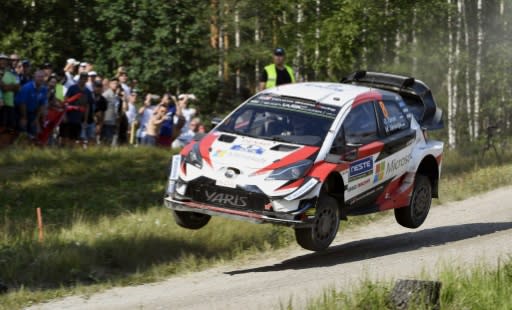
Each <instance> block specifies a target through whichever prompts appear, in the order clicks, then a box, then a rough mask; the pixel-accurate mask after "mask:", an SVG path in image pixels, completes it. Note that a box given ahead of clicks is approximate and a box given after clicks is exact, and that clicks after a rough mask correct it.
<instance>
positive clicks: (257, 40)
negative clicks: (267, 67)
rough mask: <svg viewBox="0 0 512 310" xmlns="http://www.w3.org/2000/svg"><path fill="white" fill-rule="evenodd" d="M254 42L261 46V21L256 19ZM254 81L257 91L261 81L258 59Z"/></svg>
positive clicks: (257, 60) (255, 65)
mask: <svg viewBox="0 0 512 310" xmlns="http://www.w3.org/2000/svg"><path fill="white" fill-rule="evenodd" d="M254 42H255V43H256V46H259V45H260V19H259V17H256V22H255V27H254ZM254 80H255V81H256V83H255V85H256V90H258V89H259V85H258V84H259V80H260V60H259V59H256V63H255V64H254Z"/></svg>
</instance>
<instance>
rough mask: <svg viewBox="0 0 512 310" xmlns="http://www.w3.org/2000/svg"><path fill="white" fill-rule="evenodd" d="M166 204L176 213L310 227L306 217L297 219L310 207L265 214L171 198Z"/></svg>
mask: <svg viewBox="0 0 512 310" xmlns="http://www.w3.org/2000/svg"><path fill="white" fill-rule="evenodd" d="M164 204H165V206H166V207H167V208H169V209H171V210H174V211H183V212H196V213H202V214H208V215H212V216H222V217H227V218H231V219H236V220H241V221H246V222H251V223H257V224H262V223H271V224H280V225H286V226H293V227H307V226H309V225H310V224H309V221H308V219H309V218H308V217H306V216H303V217H302V218H304V219H303V220H302V219H300V220H298V219H297V218H299V217H300V215H302V214H304V212H306V210H307V209H309V207H308V208H304V209H303V210H298V211H296V212H292V213H282V212H270V211H264V213H259V212H253V211H245V210H236V209H230V208H224V207H218V206H214V205H210V204H205V203H202V202H194V201H185V200H177V199H173V198H171V197H166V198H164Z"/></svg>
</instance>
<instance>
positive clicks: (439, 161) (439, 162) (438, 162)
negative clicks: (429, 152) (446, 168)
mask: <svg viewBox="0 0 512 310" xmlns="http://www.w3.org/2000/svg"><path fill="white" fill-rule="evenodd" d="M442 160H443V154H441V155H439V156H437V157H436V161H437V165H438V166H439V165H440V164H441V161H442Z"/></svg>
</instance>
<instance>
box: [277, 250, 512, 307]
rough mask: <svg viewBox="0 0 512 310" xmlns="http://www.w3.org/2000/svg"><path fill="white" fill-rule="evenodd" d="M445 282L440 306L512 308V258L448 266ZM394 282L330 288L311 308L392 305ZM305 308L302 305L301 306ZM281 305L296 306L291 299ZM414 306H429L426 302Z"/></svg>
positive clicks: (312, 300)
mask: <svg viewBox="0 0 512 310" xmlns="http://www.w3.org/2000/svg"><path fill="white" fill-rule="evenodd" d="M439 281H441V282H442V288H441V300H440V302H441V309H454V310H456V309H504V310H505V309H512V258H511V259H508V260H507V261H506V262H505V263H503V264H500V265H499V266H498V267H496V268H489V267H486V266H476V267H473V268H471V269H470V270H469V271H468V270H467V269H466V268H463V267H459V268H455V269H446V270H444V271H442V272H441V273H440V275H439ZM392 289H393V283H390V282H388V283H374V282H371V281H364V282H363V283H362V284H361V286H360V287H359V288H358V289H356V290H355V291H353V292H348V293H347V292H341V291H338V290H336V289H334V288H327V289H325V290H324V292H323V294H322V295H321V296H319V297H316V298H313V299H310V300H309V302H308V304H307V307H306V308H307V309H309V310H331V309H333V310H334V309H393V307H392V304H390V302H389V295H390V293H391V290H392ZM301 308H303V307H301ZM281 309H288V310H292V309H294V306H293V303H292V302H290V303H289V304H288V305H287V306H286V307H285V306H283V305H281ZM411 309H429V308H428V307H426V306H417V307H411Z"/></svg>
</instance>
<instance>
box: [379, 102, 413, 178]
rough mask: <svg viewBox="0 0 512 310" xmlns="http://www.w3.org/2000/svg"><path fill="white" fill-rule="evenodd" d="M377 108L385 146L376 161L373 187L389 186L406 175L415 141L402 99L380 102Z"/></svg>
mask: <svg viewBox="0 0 512 310" xmlns="http://www.w3.org/2000/svg"><path fill="white" fill-rule="evenodd" d="M376 108H377V115H378V122H379V127H380V128H382V130H381V135H382V139H381V142H382V143H383V144H384V145H383V147H382V151H381V152H380V154H379V156H378V157H377V158H376V160H375V169H374V170H375V174H374V177H373V180H372V184H374V185H377V184H387V183H389V182H391V181H393V180H394V179H396V178H398V177H400V176H402V175H403V174H404V173H405V172H406V171H407V167H408V165H409V163H410V161H411V159H412V148H413V145H414V140H415V138H416V131H415V130H413V129H411V126H410V122H409V120H408V119H407V116H406V115H405V114H404V112H403V111H402V109H401V108H400V101H399V99H387V100H386V99H385V100H379V101H378V102H377V104H376Z"/></svg>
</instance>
